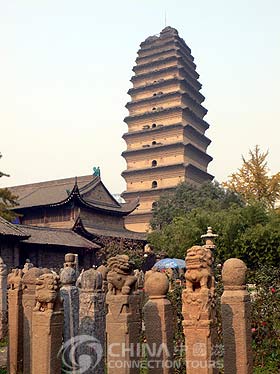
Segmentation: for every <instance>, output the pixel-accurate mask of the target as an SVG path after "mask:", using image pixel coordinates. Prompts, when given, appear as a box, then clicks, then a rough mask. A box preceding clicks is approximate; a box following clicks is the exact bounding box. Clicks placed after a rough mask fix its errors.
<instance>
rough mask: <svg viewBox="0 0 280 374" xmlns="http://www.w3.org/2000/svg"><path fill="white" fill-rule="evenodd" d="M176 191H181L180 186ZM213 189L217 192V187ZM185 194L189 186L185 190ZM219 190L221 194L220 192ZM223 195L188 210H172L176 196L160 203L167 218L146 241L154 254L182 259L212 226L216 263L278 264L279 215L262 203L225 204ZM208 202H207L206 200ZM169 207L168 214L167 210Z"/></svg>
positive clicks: (159, 205)
mask: <svg viewBox="0 0 280 374" xmlns="http://www.w3.org/2000/svg"><path fill="white" fill-rule="evenodd" d="M178 188H180V189H182V188H183V186H179V187H178ZM215 188H220V187H218V186H217V185H216V186H215ZM186 189H187V191H188V190H189V186H186ZM221 190H223V189H222V188H221ZM180 196H181V195H180ZM223 196H225V195H223V193H221V195H220V198H217V199H216V200H215V199H213V200H212V202H211V203H209V204H208V205H207V204H206V205H204V206H203V204H202V205H201V201H200V202H199V204H197V205H200V206H198V207H195V208H193V209H191V210H187V211H184V209H181V210H180V209H174V206H175V205H176V203H177V202H176V193H175V195H174V196H173V203H172V198H171V197H170V200H168V201H167V202H168V204H167V205H166V206H164V205H165V199H163V200H161V199H160V200H159V203H158V208H157V209H160V211H164V213H165V214H166V216H168V217H170V219H169V221H168V222H166V221H164V220H163V218H164V217H162V219H161V222H163V224H162V226H161V228H160V229H157V230H154V231H153V232H151V233H150V234H149V237H148V240H149V241H150V242H151V244H152V245H153V247H154V248H155V249H156V250H157V251H164V252H167V253H168V255H169V256H170V257H180V258H184V257H185V254H186V250H187V249H188V248H190V247H191V246H192V245H194V244H200V243H202V241H201V238H200V236H201V234H203V233H205V231H206V228H207V226H212V227H213V228H214V231H215V232H216V233H218V234H219V237H218V238H217V240H216V243H217V249H216V253H215V259H216V261H218V262H224V261H225V260H226V259H228V258H230V257H238V258H240V259H242V260H244V261H245V262H246V264H247V266H248V267H250V268H252V269H253V268H257V267H258V266H259V264H261V263H263V264H264V263H266V264H269V265H275V264H276V263H279V261H280V215H279V214H277V213H276V211H274V210H268V209H267V208H266V206H265V205H264V204H263V203H260V202H254V203H253V202H252V203H250V204H247V205H243V204H242V203H240V201H239V203H237V202H236V201H238V200H236V199H237V198H236V196H235V198H234V199H233V200H230V199H229V201H230V202H228V203H226V204H225V203H224V199H223ZM207 201H208V200H207ZM169 207H171V211H170V214H169V215H168V209H169Z"/></svg>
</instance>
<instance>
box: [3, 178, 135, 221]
mask: <svg viewBox="0 0 280 374" xmlns="http://www.w3.org/2000/svg"><path fill="white" fill-rule="evenodd" d="M76 181H77V187H78V188H77V189H76V190H75V189H74V187H75V183H76ZM95 188H101V189H102V191H103V193H104V194H105V196H104V195H103V197H101V198H100V196H99V193H98V192H97V194H96V195H95V191H96V190H95ZM9 190H10V191H11V192H12V193H13V194H14V195H16V196H18V200H17V202H18V204H19V205H17V206H16V207H15V208H14V210H15V211H18V210H20V209H24V208H31V207H39V206H46V205H53V206H55V205H61V204H64V203H65V202H66V201H67V199H68V198H69V199H70V198H72V197H73V194H71V195H70V193H71V192H73V193H74V191H76V192H77V194H78V195H79V199H80V201H81V202H82V203H84V204H86V206H88V207H90V208H95V209H97V210H99V211H100V210H103V211H108V212H112V213H116V214H120V215H127V214H129V213H130V212H132V211H133V210H134V209H135V208H136V207H137V205H139V201H138V200H137V199H135V200H134V201H131V202H128V203H118V201H117V200H116V199H115V198H114V197H113V196H112V195H111V194H110V192H109V191H108V190H107V189H106V187H105V186H104V185H103V183H102V181H101V179H100V177H94V176H92V175H86V176H83V177H77V178H67V179H60V180H53V181H48V182H40V183H33V184H26V185H22V186H15V187H9ZM99 191H100V190H99ZM90 192H92V195H89V193H90ZM76 196H77V195H76ZM95 196H96V198H95Z"/></svg>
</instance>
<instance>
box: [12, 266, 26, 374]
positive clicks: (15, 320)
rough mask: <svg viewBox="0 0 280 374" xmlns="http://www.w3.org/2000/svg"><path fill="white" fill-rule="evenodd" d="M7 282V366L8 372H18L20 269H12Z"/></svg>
mask: <svg viewBox="0 0 280 374" xmlns="http://www.w3.org/2000/svg"><path fill="white" fill-rule="evenodd" d="M8 284H9V286H10V288H9V290H8V306H9V307H8V320H9V349H8V357H9V358H8V367H9V373H10V374H18V373H21V372H22V368H23V311H22V270H20V269H13V270H12V272H11V273H10V274H9V275H8Z"/></svg>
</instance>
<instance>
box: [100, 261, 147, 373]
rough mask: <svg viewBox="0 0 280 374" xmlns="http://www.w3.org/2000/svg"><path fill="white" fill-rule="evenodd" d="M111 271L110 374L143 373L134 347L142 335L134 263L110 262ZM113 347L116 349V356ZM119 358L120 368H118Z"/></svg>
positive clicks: (107, 302)
mask: <svg viewBox="0 0 280 374" xmlns="http://www.w3.org/2000/svg"><path fill="white" fill-rule="evenodd" d="M108 269H109V272H108V275H107V280H108V293H107V296H106V304H107V305H108V313H107V317H106V332H107V346H108V350H107V365H108V374H132V373H133V374H136V373H139V366H138V360H139V357H137V354H136V355H135V352H134V353H133V352H131V347H136V344H137V343H139V339H140V331H141V318H140V295H139V293H137V292H136V291H135V285H136V281H137V278H136V277H135V276H134V275H133V266H132V263H131V262H130V261H129V257H128V256H126V255H118V256H115V257H112V258H111V259H109V261H108ZM112 346H114V347H115V348H116V349H115V350H114V352H112V350H111V347H112ZM124 350H125V352H124ZM116 357H117V360H118V361H119V362H120V366H115V365H114V361H115V360H116ZM132 361H133V362H132Z"/></svg>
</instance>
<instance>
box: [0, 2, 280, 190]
mask: <svg viewBox="0 0 280 374" xmlns="http://www.w3.org/2000/svg"><path fill="white" fill-rule="evenodd" d="M165 12H166V14H167V24H168V25H170V26H173V27H175V28H177V29H178V31H179V34H180V36H181V37H183V38H184V40H185V41H186V43H187V44H188V45H189V47H190V48H191V49H192V54H193V56H194V58H195V63H196V64H197V71H198V73H199V74H200V82H201V83H202V85H203V87H202V91H201V92H202V93H203V95H204V96H205V97H206V101H205V103H204V105H205V106H206V108H207V109H208V114H207V116H206V117H205V119H206V120H207V121H208V122H209V123H210V128H209V130H208V131H207V132H206V135H207V136H208V137H210V139H212V144H211V145H210V147H209V148H208V153H209V154H210V155H211V156H213V158H214V160H213V161H212V162H211V163H210V166H209V172H210V173H211V174H213V175H215V177H216V179H217V180H218V181H222V180H225V179H226V178H227V176H228V175H229V174H230V173H231V172H233V171H235V170H236V169H237V168H238V167H239V166H240V165H241V154H244V155H245V156H246V155H247V154H248V149H249V148H252V147H254V146H255V145H256V144H259V145H260V146H261V148H262V149H263V150H267V149H269V152H270V155H269V166H270V168H271V171H272V172H274V173H275V172H277V171H279V169H280V168H279V145H280V130H279V128H280V126H279V118H280V104H279V83H280V22H279V14H280V2H279V0H267V1H264V0H250V1H249V0H235V1H225V0H223V1H222V0H220V1H218V0H211V1H210V0H200V1H198V0H197V1H193V0H192V1H190V0H177V1H176V0H172V1H171V0H169V1H164V0H119V1H113V0H111V1H95V0H80V1H77V0H24V1H22V0H9V1H7V0H0V56H1V57H0V123H1V132H0V152H1V153H2V154H3V158H2V160H1V161H0V170H1V171H6V172H9V173H10V174H11V177H10V178H9V179H7V178H1V186H4V185H15V184H24V183H31V182H36V181H43V180H50V179H57V178H64V177H70V176H75V175H84V174H90V173H91V171H92V167H93V166H100V167H101V175H102V179H103V181H104V182H105V184H106V185H107V187H108V188H109V189H110V191H111V192H113V193H117V192H122V191H123V190H124V189H125V183H124V180H123V178H122V177H121V175H120V174H121V172H122V171H123V170H124V169H125V168H126V164H125V161H124V159H123V158H122V157H121V152H122V151H123V150H125V148H126V146H125V142H124V141H123V140H122V138H121V137H122V134H123V133H124V132H126V131H127V127H126V124H125V123H124V122H123V118H124V117H125V116H126V115H127V110H126V109H125V104H126V103H127V101H128V100H129V96H128V95H127V94H126V92H127V90H128V89H129V88H130V87H131V83H130V81H129V80H130V78H131V76H132V67H133V65H134V61H135V58H136V56H137V50H138V49H139V44H140V43H141V42H142V41H143V40H144V39H145V38H146V37H148V36H149V35H154V34H157V33H159V32H160V31H161V29H162V28H163V27H164V26H165V24H164V23H165V21H164V19H165V16H164V14H165Z"/></svg>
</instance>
